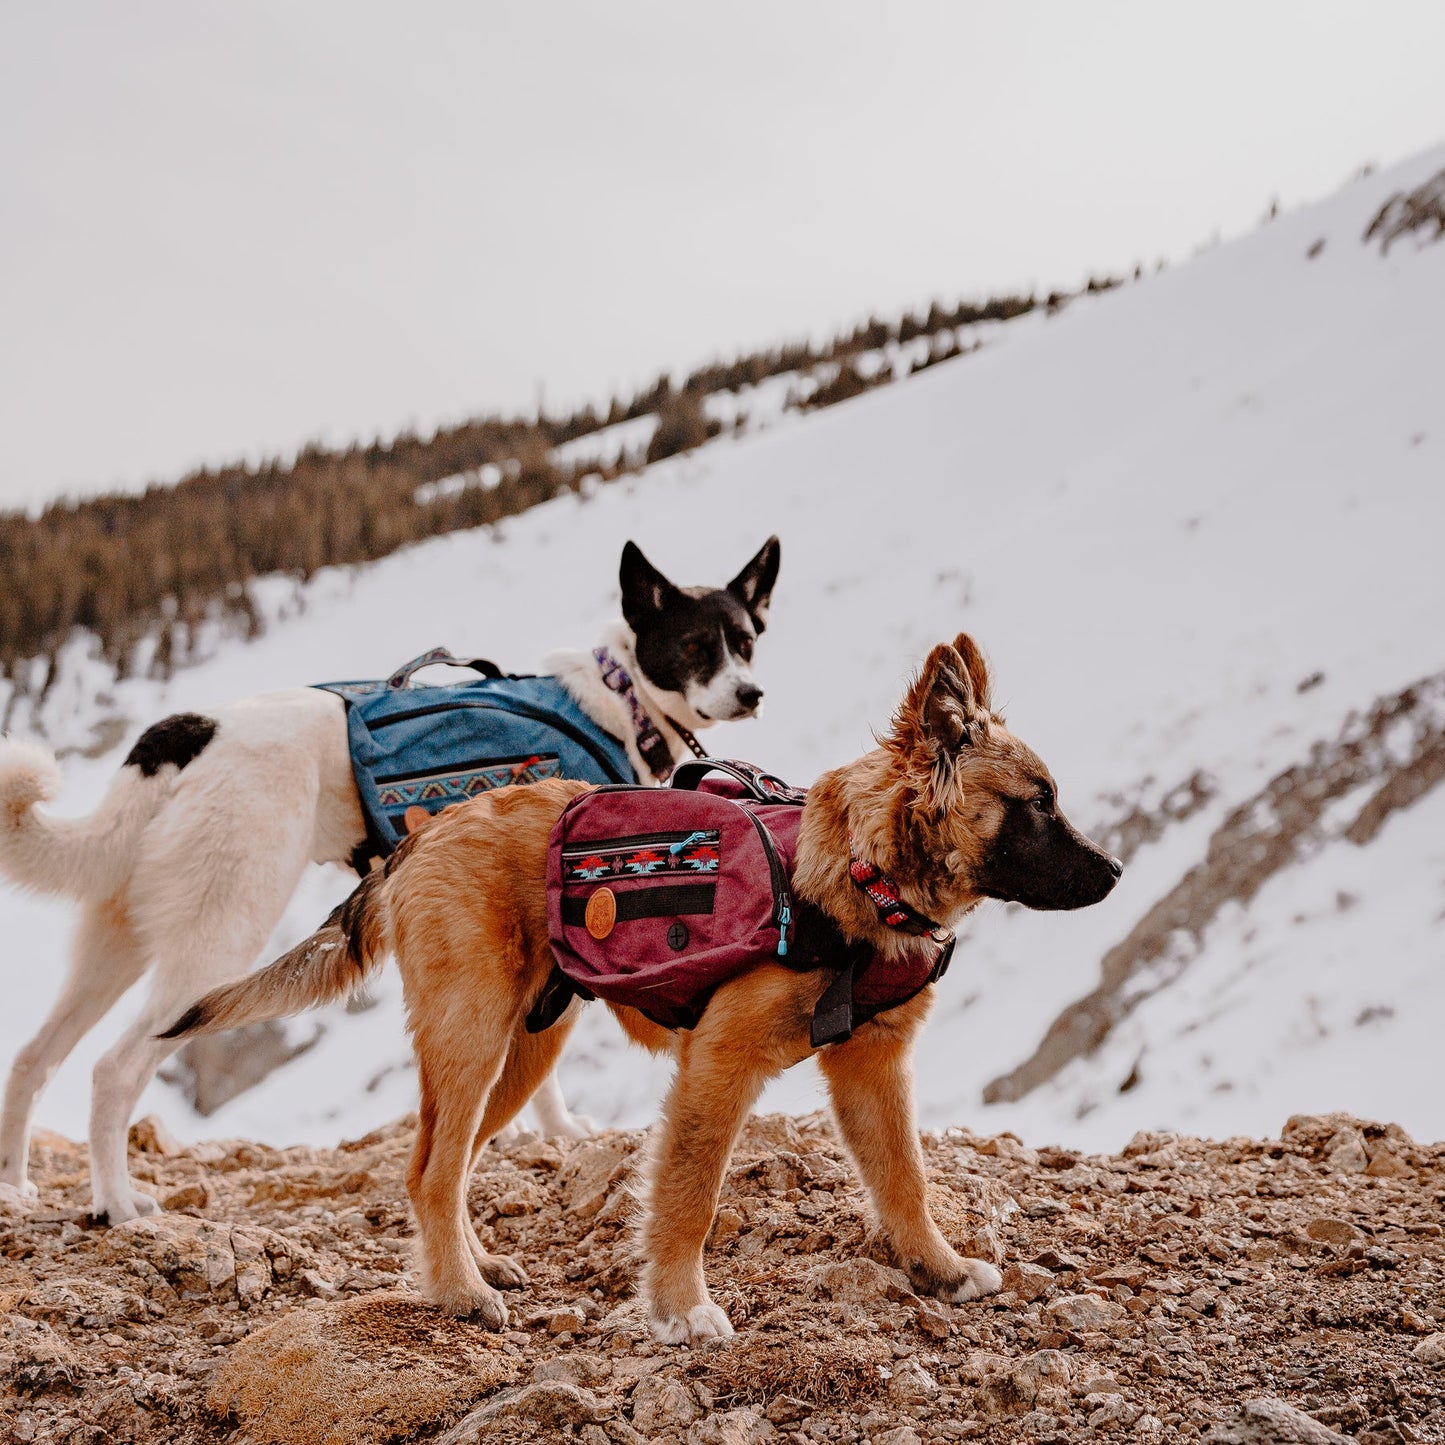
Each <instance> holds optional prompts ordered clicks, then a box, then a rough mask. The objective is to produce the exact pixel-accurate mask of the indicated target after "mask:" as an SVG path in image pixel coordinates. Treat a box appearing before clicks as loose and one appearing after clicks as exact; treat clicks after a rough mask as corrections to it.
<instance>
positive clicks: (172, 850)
mask: <svg viewBox="0 0 1445 1445" xmlns="http://www.w3.org/2000/svg"><path fill="white" fill-rule="evenodd" d="M289 763H296V764H297V765H296V766H294V767H288V766H287V764H289ZM196 766H197V768H199V767H200V766H201V765H200V764H197V765H196ZM274 772H275V774H276V776H278V777H280V778H281V779H282V781H283V782H285V783H286V784H288V785H289V787H290V789H291V791H290V795H289V801H290V802H291V804H292V806H291V808H290V809H289V811H277V810H273V811H272V812H270V813H268V811H267V807H266V804H267V799H266V798H265V797H263V796H262V795H261V794H260V793H259V792H254V793H252V794H247V792H246V790H245V789H244V788H241V787H232V788H228V787H227V786H226V784H227V782H228V781H229V782H230V783H232V784H234V783H235V774H234V772H233V773H232V774H231V776H230V778H229V779H228V778H226V777H218V778H215V779H209V780H208V781H207V783H206V786H205V787H204V788H195V789H194V790H193V793H192V796H191V797H189V798H187V799H185V800H184V801H185V802H186V803H187V805H188V806H186V807H185V808H184V810H183V811H181V812H180V813H179V814H178V815H177V814H176V813H175V812H174V811H173V812H172V814H171V815H170V817H169V820H167V819H162V820H161V822H162V823H163V824H167V826H166V827H165V828H164V830H163V831H162V832H161V833H160V835H159V836H158V837H155V838H154V839H153V840H152V839H149V838H148V844H149V846H148V849H147V851H146V854H145V856H144V857H143V858H142V859H141V861H140V862H139V864H138V865H137V868H136V871H135V873H134V874H133V876H132V880H131V886H130V889H129V891H128V893H127V899H128V902H129V906H130V910H131V917H132V919H133V921H134V925H135V928H136V931H137V932H138V933H139V934H140V935H141V936H142V937H144V938H145V939H147V941H150V940H155V941H156V945H155V952H156V966H155V973H154V977H153V982H152V984H151V991H150V996H149V998H148V999H147V1000H146V1002H145V1005H144V1007H143V1008H142V1010H141V1012H140V1015H139V1017H138V1018H137V1019H136V1021H135V1023H134V1024H132V1025H131V1027H130V1028H129V1029H128V1030H127V1031H126V1032H125V1033H124V1034H123V1035H122V1036H121V1039H120V1041H119V1042H118V1043H117V1044H116V1045H115V1047H114V1048H112V1049H111V1050H110V1052H109V1053H106V1054H104V1055H102V1057H101V1058H100V1059H99V1060H98V1061H97V1063H96V1066H95V1075H94V1088H93V1092H92V1097H91V1112H90V1187H91V1198H92V1201H93V1202H92V1206H91V1207H92V1210H93V1211H94V1213H95V1215H96V1216H97V1218H101V1217H104V1218H105V1219H107V1220H109V1222H110V1223H112V1224H119V1223H121V1222H122V1221H123V1220H127V1219H134V1218H135V1217H136V1216H137V1215H138V1214H151V1213H154V1212H155V1210H156V1209H157V1208H158V1207H159V1206H158V1205H157V1204H156V1202H155V1200H153V1199H152V1198H151V1197H150V1196H149V1195H147V1194H142V1193H140V1192H138V1191H136V1190H133V1189H132V1188H131V1186H130V1179H129V1177H128V1172H127V1167H126V1132H127V1126H128V1125H129V1123H130V1116H131V1113H132V1112H133V1110H134V1109H135V1106H136V1103H137V1102H138V1101H139V1099H140V1096H141V1094H142V1093H143V1092H144V1090H145V1087H146V1085H147V1084H149V1083H150V1081H151V1077H152V1076H153V1075H154V1073H155V1071H156V1069H157V1068H159V1067H160V1065H161V1064H162V1063H163V1062H164V1061H165V1060H166V1059H167V1058H168V1057H169V1056H170V1055H171V1054H172V1053H174V1052H175V1050H176V1049H177V1048H179V1047H180V1041H179V1040H176V1039H159V1038H156V1037H155V1035H156V1034H158V1033H160V1031H161V1030H162V1029H165V1028H166V1027H167V1026H168V1025H170V1024H172V1023H174V1022H175V1020H176V1018H177V1017H178V1016H179V1014H180V1013H181V1012H182V1011H183V1010H184V1009H185V1008H186V1007H187V1006H188V1005H190V1004H192V1003H194V1002H195V1000H196V999H197V998H199V997H200V996H201V995H202V994H204V993H206V992H207V991H208V990H210V989H212V988H214V987H216V986H217V985H219V984H222V983H228V982H230V981H231V980H232V979H234V978H237V977H239V976H240V975H241V974H243V973H245V971H246V970H247V968H248V967H250V965H251V964H252V963H253V962H254V961H255V959H256V956H257V954H259V953H260V951H261V949H262V947H263V946H264V945H265V943H266V940H267V938H268V937H269V936H270V933H271V930H272V928H273V927H274V926H275V924H276V920H277V919H278V918H279V917H280V916H281V913H282V910H283V909H284V908H285V907H286V902H287V900H288V899H289V898H290V897H291V895H292V893H293V892H294V891H295V889H296V883H297V880H298V879H299V878H300V877H301V872H302V870H303V869H304V868H305V866H306V861H307V858H308V856H309V854H310V849H311V840H312V834H313V832H314V829H315V805H316V778H315V770H314V768H308V767H307V766H306V765H305V760H304V759H302V760H300V762H299V763H297V760H296V759H295V758H293V757H291V756H290V755H288V754H286V753H285V752H284V751H278V754H277V756H276V759H275V767H274ZM233 793H234V795H235V796H232V794H233ZM218 816H219V817H220V818H222V819H224V829H225V831H224V832H222V831H221V829H220V828H219V827H218V826H217V818H218Z"/></svg>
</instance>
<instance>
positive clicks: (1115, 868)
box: [1108, 854, 1124, 878]
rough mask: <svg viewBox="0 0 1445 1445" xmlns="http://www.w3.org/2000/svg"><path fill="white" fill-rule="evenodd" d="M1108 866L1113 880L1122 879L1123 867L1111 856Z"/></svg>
mask: <svg viewBox="0 0 1445 1445" xmlns="http://www.w3.org/2000/svg"><path fill="white" fill-rule="evenodd" d="M1108 864H1109V872H1110V873H1112V874H1113V875H1114V877H1115V878H1122V877H1123V876H1124V865H1123V864H1122V863H1121V862H1120V861H1119V860H1118V859H1117V858H1115V857H1114V856H1113V854H1110V855H1109V858H1108Z"/></svg>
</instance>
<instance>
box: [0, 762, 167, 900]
mask: <svg viewBox="0 0 1445 1445" xmlns="http://www.w3.org/2000/svg"><path fill="white" fill-rule="evenodd" d="M174 777H175V774H174V773H173V772H172V770H171V769H169V768H167V769H164V770H163V771H162V772H161V773H160V775H158V776H150V777H147V776H146V775H145V774H144V773H143V772H142V771H141V769H139V768H137V767H129V766H127V767H124V768H122V769H121V770H120V775H119V776H118V777H117V778H116V779H115V781H114V782H113V783H112V784H111V785H110V790H109V792H107V793H106V795H105V798H104V799H103V800H102V802H101V805H100V807H99V808H97V809H96V810H95V812H94V813H92V814H91V815H90V816H89V817H88V818H54V817H51V816H50V815H49V814H47V813H44V812H42V811H40V809H38V808H37V806H36V805H37V804H38V803H48V802H50V800H51V799H52V798H54V797H55V796H56V795H57V794H58V793H59V792H60V783H61V777H60V765H59V764H58V763H57V762H56V761H55V755H54V754H53V753H52V752H51V751H50V749H49V748H45V747H41V746H40V745H39V744H38V743H30V742H22V741H21V740H20V739H19V738H7V737H0V874H3V875H4V876H5V877H7V878H9V879H10V880H11V882H13V883H18V884H19V885H20V886H21V887H22V888H33V889H35V890H36V892H39V893H62V894H65V895H67V896H68V897H71V898H76V899H87V898H108V897H109V896H110V895H111V894H113V893H115V892H117V891H118V890H119V889H120V888H122V887H123V886H124V884H125V881H126V879H127V878H129V876H130V871H131V865H132V862H133V860H134V857H135V849H136V845H137V843H139V841H140V836H141V834H142V833H143V832H144V831H145V829H146V825H147V824H148V823H149V822H150V821H151V819H152V818H154V817H155V815H156V814H157V813H158V812H159V811H160V809H161V807H162V805H163V804H164V803H165V802H166V800H167V799H168V798H169V797H170V795H171V785H172V783H173V781H174Z"/></svg>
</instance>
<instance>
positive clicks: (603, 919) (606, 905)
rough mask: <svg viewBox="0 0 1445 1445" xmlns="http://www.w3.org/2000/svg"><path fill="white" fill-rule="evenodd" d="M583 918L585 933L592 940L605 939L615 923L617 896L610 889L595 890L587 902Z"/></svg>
mask: <svg viewBox="0 0 1445 1445" xmlns="http://www.w3.org/2000/svg"><path fill="white" fill-rule="evenodd" d="M583 917H584V921H585V922H586V924H587V932H588V933H590V934H591V935H592V937H593V938H597V939H603V938H606V937H607V935H608V934H609V933H611V932H612V929H613V926H614V925H615V924H616V922H617V895H616V894H614V893H613V891H612V890H611V889H610V888H599V889H597V890H596V892H594V893H593V894H592V896H591V897H590V898H589V899H588V900H587V912H586V913H585V914H584V915H583Z"/></svg>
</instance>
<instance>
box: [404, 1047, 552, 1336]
mask: <svg viewBox="0 0 1445 1445" xmlns="http://www.w3.org/2000/svg"><path fill="white" fill-rule="evenodd" d="M506 1037H507V1033H506V1030H505V1028H503V1029H498V1030H495V1031H493V1030H491V1029H487V1028H477V1029H476V1030H475V1032H473V1033H471V1034H469V1035H468V1037H467V1038H466V1040H465V1042H464V1044H463V1046H462V1047H461V1048H457V1047H456V1044H455V1041H453V1042H452V1045H451V1047H448V1046H447V1041H446V1039H445V1037H441V1038H433V1037H432V1036H431V1034H430V1032H429V1031H427V1030H424V1029H418V1030H417V1033H416V1052H417V1064H418V1066H419V1067H418V1073H419V1074H420V1079H421V1107H420V1109H419V1111H418V1119H417V1132H416V1147H415V1149H414V1151H413V1153H412V1160H411V1167H410V1168H409V1169H408V1171H407V1180H406V1188H407V1194H408V1195H409V1196H410V1197H411V1204H412V1209H413V1211H414V1212H415V1214H416V1224H417V1234H418V1240H417V1267H418V1271H417V1272H418V1275H419V1277H420V1281H421V1288H422V1293H423V1294H424V1295H425V1296H426V1297H427V1299H429V1300H430V1301H431V1302H432V1304H434V1305H436V1306H437V1307H438V1308H439V1309H443V1310H445V1311H446V1312H447V1313H448V1314H452V1315H477V1316H479V1317H480V1319H481V1320H482V1323H483V1324H485V1325H486V1326H487V1327H488V1328H489V1329H494V1330H501V1329H505V1328H506V1326H507V1307H506V1305H505V1304H504V1303H503V1302H502V1297H501V1295H499V1294H498V1293H497V1291H496V1290H495V1289H493V1288H492V1286H491V1285H489V1284H488V1283H487V1281H486V1279H485V1278H484V1277H483V1273H482V1267H481V1264H480V1262H479V1259H478V1251H479V1245H478V1241H477V1236H476V1232H475V1231H474V1230H473V1228H472V1224H471V1219H470V1216H469V1214H468V1211H467V1180H468V1179H469V1177H470V1176H471V1169H472V1160H473V1158H474V1157H475V1150H476V1147H477V1146H476V1140H477V1138H478V1136H479V1134H480V1131H481V1124H482V1120H483V1117H484V1115H485V1114H486V1112H487V1101H488V1095H489V1094H490V1093H491V1091H492V1088H493V1086H494V1085H495V1084H496V1082H497V1079H498V1076H499V1075H500V1074H501V1073H502V1067H503V1064H504V1062H505V1060H506V1054H507V1045H506V1042H505V1040H506ZM493 1132H495V1130H494V1131H493ZM487 1137H490V1136H487ZM483 1142H485V1139H484V1140H483ZM482 1253H483V1254H485V1251H482ZM486 1258H487V1259H488V1260H489V1261H490V1260H493V1259H494V1258H495V1259H496V1261H497V1267H498V1269H499V1271H505V1270H506V1264H510V1263H511V1261H507V1262H506V1264H504V1263H502V1257H501V1256H495V1257H494V1256H491V1255H486ZM512 1268H513V1269H515V1270H517V1272H518V1273H519V1274H521V1270H520V1267H519V1266H516V1265H515V1264H513V1265H512ZM525 1279H526V1276H525V1274H521V1281H519V1282H524V1281H525Z"/></svg>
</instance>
